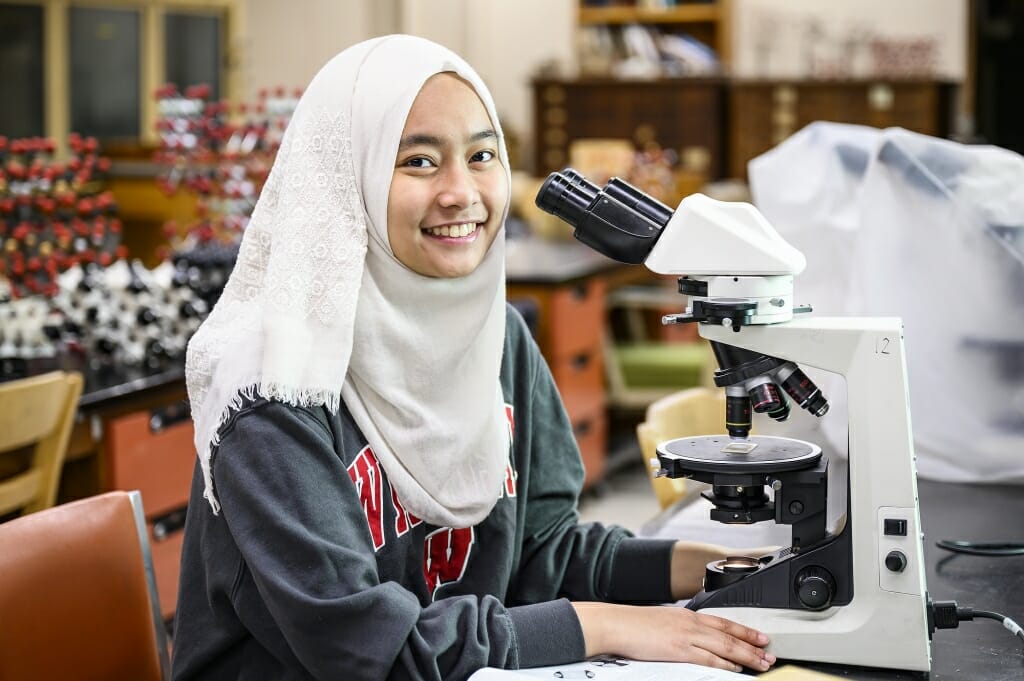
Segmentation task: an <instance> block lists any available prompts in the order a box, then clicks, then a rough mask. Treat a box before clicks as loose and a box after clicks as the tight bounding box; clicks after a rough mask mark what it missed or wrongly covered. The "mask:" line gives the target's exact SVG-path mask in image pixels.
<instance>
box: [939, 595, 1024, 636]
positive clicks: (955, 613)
mask: <svg viewBox="0 0 1024 681" xmlns="http://www.w3.org/2000/svg"><path fill="white" fill-rule="evenodd" d="M975 618H982V619H990V620H995V621H997V622H999V623H1001V624H1002V625H1003V627H1005V628H1006V629H1007V630H1008V631H1009V632H1010V633H1011V634H1013V635H1014V636H1017V637H1019V638H1020V640H1022V641H1024V629H1022V628H1021V626H1020V625H1019V624H1017V623H1016V622H1014V621H1013V620H1012V619H1010V618H1009V617H1007V616H1006V615H1003V614H1000V613H998V612H992V611H991V610H975V609H974V608H967V607H963V608H961V607H960V606H958V605H957V604H956V601H933V600H932V599H931V598H929V599H928V635H929V636H931V634H932V632H934V631H935V630H936V629H956V628H957V627H959V626H960V623H961V622H969V621H971V620H973V619H975Z"/></svg>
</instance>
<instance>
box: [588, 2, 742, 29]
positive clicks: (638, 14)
mask: <svg viewBox="0 0 1024 681" xmlns="http://www.w3.org/2000/svg"><path fill="white" fill-rule="evenodd" d="M721 16H722V15H721V11H720V7H719V5H718V4H716V3H694V4H687V5H679V6H677V7H670V8H666V9H651V8H646V7H626V6H616V7H583V6H581V7H580V8H579V23H580V25H581V26H592V25H598V24H694V23H704V22H714V21H718V20H719V19H721Z"/></svg>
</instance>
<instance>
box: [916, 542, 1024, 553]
mask: <svg viewBox="0 0 1024 681" xmlns="http://www.w3.org/2000/svg"><path fill="white" fill-rule="evenodd" d="M935 545H936V546H938V547H939V548H940V549H944V550H946V551H952V552H953V553H965V554H967V555H970V556H1024V543H1022V542H979V541H962V540H960V539H942V540H939V541H937V542H935Z"/></svg>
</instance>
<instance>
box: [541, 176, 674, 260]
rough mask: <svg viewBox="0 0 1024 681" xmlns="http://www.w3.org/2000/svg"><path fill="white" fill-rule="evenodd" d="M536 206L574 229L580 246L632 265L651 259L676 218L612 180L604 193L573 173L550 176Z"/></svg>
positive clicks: (620, 182) (602, 189)
mask: <svg viewBox="0 0 1024 681" xmlns="http://www.w3.org/2000/svg"><path fill="white" fill-rule="evenodd" d="M536 203H537V207H538V208H540V209H541V210H543V211H544V212H546V213H550V214H552V215H554V216H555V217H558V218H560V219H562V220H564V221H566V222H567V223H569V224H570V225H572V226H573V228H574V232H573V236H575V237H576V238H577V239H578V240H579V241H581V242H583V243H585V244H586V245H587V246H590V247H591V248H593V249H594V250H596V251H598V252H599V253H602V254H604V255H606V256H608V257H609V258H611V259H613V260H618V261H619V262H624V263H630V264H638V263H642V262H643V261H644V260H646V259H647V255H648V254H649V253H650V252H651V249H652V248H654V244H655V243H657V241H658V237H659V236H661V232H662V230H663V229H664V228H665V225H667V224H668V221H669V220H670V219H671V218H672V212H673V211H672V209H670V208H669V207H668V206H666V205H665V204H663V203H661V202H660V201H658V200H657V199H655V198H654V197H652V196H649V195H647V194H645V193H644V192H642V191H640V190H639V189H637V188H636V187H634V186H633V185H631V184H629V183H628V182H626V181H624V180H620V179H619V178H617V177H613V178H612V179H611V180H609V181H608V183H607V184H606V185H605V186H604V187H603V188H602V187H598V186H597V185H596V184H594V183H593V182H590V181H589V180H587V179H586V178H585V177H583V176H582V175H580V174H579V173H578V172H576V171H575V170H573V169H572V168H566V169H565V170H563V171H562V172H555V173H551V174H550V175H548V178H547V179H546V180H544V184H543V185H541V188H540V191H539V192H537V199H536Z"/></svg>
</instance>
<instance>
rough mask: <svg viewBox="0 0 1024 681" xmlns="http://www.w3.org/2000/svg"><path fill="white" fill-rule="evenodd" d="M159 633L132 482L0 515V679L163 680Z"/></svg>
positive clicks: (166, 670) (163, 644)
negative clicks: (1, 518) (9, 516)
mask: <svg viewBox="0 0 1024 681" xmlns="http://www.w3.org/2000/svg"><path fill="white" fill-rule="evenodd" d="M166 639H167V634H166V632H165V630H164V628H163V621H162V619H161V617H160V606H159V602H158V598H157V594H156V584H155V581H154V578H153V569H152V563H151V562H150V557H149V539H148V537H147V534H146V525H145V522H144V520H143V513H142V498H141V496H140V495H139V493H138V492H109V493H107V494H102V495H99V496H94V497H89V498H87V499H82V500H80V501H74V502H71V503H68V504H62V505H60V506H56V507H54V508H50V509H46V510H44V511H39V512H38V513H32V514H30V515H26V516H22V517H20V518H15V519H14V520H11V521H9V522H6V523H3V524H0V679H4V680H5V681H6V680H7V679H11V680H12V681H13V680H15V679H17V681H54V680H56V679H60V680H61V681H100V680H101V679H102V680H107V679H125V680H127V679H131V680H132V681H164V680H165V679H168V678H169V677H170V664H169V656H168V651H167V640H166Z"/></svg>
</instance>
